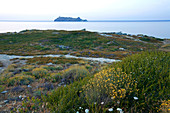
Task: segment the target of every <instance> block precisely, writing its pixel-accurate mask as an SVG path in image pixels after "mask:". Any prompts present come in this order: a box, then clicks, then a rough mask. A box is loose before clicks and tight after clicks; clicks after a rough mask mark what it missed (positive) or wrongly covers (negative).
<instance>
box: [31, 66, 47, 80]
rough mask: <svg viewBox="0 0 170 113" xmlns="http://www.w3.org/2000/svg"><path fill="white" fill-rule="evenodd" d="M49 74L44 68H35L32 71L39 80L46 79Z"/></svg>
mask: <svg viewBox="0 0 170 113" xmlns="http://www.w3.org/2000/svg"><path fill="white" fill-rule="evenodd" d="M47 73H48V71H47V70H46V69H44V68H35V69H33V70H32V75H33V76H35V78H37V79H39V78H42V77H45V76H46V75H47Z"/></svg>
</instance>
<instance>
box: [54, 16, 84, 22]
mask: <svg viewBox="0 0 170 113" xmlns="http://www.w3.org/2000/svg"><path fill="white" fill-rule="evenodd" d="M54 22H87V20H86V19H85V20H83V19H81V18H80V17H77V18H72V17H58V18H56V19H55V20H54Z"/></svg>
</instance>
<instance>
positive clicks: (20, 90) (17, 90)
mask: <svg viewBox="0 0 170 113" xmlns="http://www.w3.org/2000/svg"><path fill="white" fill-rule="evenodd" d="M24 90H25V89H24V88H22V87H20V86H18V87H14V88H13V89H12V90H11V92H17V93H19V92H23V91H24Z"/></svg>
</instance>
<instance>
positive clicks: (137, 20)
mask: <svg viewBox="0 0 170 113" xmlns="http://www.w3.org/2000/svg"><path fill="white" fill-rule="evenodd" d="M0 22H54V20H0ZM61 22H64V21H61ZM65 22H67V21H65ZM68 22H69V21H68ZM70 22H71V21H70ZM75 22H76V21H75ZM87 22H170V20H167V19H166V20H151V19H149V20H145V19H144V20H141V19H140V20H139V19H136V20H129V19H128V20H87Z"/></svg>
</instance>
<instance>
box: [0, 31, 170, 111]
mask: <svg viewBox="0 0 170 113" xmlns="http://www.w3.org/2000/svg"><path fill="white" fill-rule="evenodd" d="M105 35H109V36H105ZM163 41H164V40H162V39H157V38H154V37H148V36H143V35H142V36H127V35H117V34H114V33H104V35H101V34H99V33H96V32H88V31H57V30H45V31H43V30H24V31H21V32H20V33H14V34H10V33H6V34H0V48H1V49H0V52H1V53H3V54H15V55H41V54H71V55H75V56H85V57H106V58H115V59H122V61H120V62H115V63H106V62H105V63H101V62H98V61H90V60H83V59H75V58H66V57H62V56H61V57H58V58H56V57H54V58H53V57H34V58H14V59H11V60H10V63H11V65H9V66H8V67H7V68H5V70H3V71H2V73H0V93H1V92H2V93H1V95H0V100H2V102H3V101H4V100H8V102H7V103H2V102H1V103H0V105H2V106H1V109H2V110H7V111H10V112H18V111H19V112H57V113H65V112H71V113H76V112H79V113H83V112H85V110H86V111H87V109H88V110H89V113H107V112H109V111H112V112H118V111H121V110H122V111H123V112H125V113H126V112H129V113H138V112H140V113H156V112H165V113H166V112H167V113H168V112H169V106H170V99H169V92H170V90H169V78H170V70H169V64H170V59H169V58H170V53H169V52H163V51H158V50H166V51H167V50H168V48H169V44H168V43H166V44H165V45H164V44H163ZM167 42H168V41H167ZM146 50H147V51H146ZM141 51H142V52H141ZM1 64H2V63H1V62H0V66H1Z"/></svg>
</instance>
